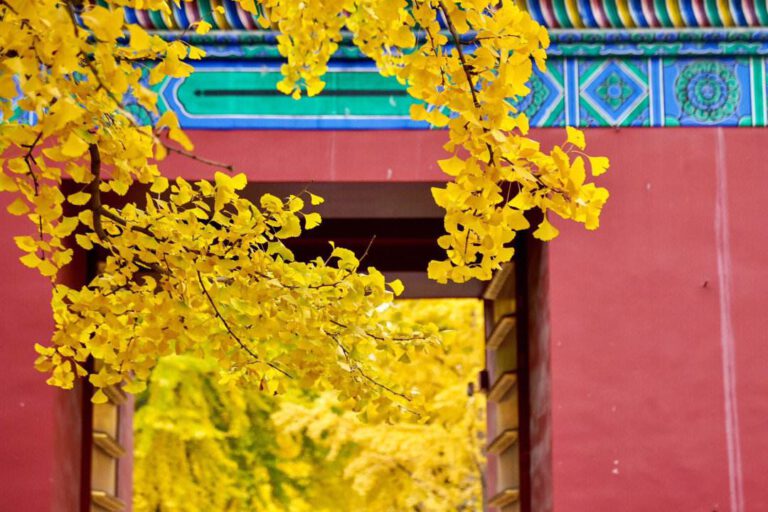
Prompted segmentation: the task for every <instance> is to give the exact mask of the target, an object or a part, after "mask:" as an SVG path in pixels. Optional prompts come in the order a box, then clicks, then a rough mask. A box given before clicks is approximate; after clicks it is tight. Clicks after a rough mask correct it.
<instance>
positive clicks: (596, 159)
mask: <svg viewBox="0 0 768 512" xmlns="http://www.w3.org/2000/svg"><path fill="white" fill-rule="evenodd" d="M589 166H590V167H591V168H592V176H600V175H601V174H605V171H607V170H608V167H609V166H610V162H609V161H608V159H607V158H606V157H604V156H591V157H589Z"/></svg>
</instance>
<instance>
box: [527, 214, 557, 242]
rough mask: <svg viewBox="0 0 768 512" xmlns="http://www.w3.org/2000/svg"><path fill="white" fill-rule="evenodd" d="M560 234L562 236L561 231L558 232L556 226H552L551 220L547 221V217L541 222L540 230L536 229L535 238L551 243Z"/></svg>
mask: <svg viewBox="0 0 768 512" xmlns="http://www.w3.org/2000/svg"><path fill="white" fill-rule="evenodd" d="M559 234H560V231H558V229H557V228H556V227H555V226H553V225H552V224H550V222H549V220H547V218H546V217H545V218H544V220H543V221H541V223H540V224H539V227H538V229H536V231H534V232H533V236H534V237H536V238H538V239H539V240H542V241H544V242H549V241H550V240H552V239H553V238H555V237H556V236H557V235H559Z"/></svg>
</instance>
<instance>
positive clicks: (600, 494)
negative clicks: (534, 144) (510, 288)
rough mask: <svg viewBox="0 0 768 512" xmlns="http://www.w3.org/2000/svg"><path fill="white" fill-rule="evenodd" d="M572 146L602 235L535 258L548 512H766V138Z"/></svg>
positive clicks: (607, 139) (677, 133) (643, 139)
mask: <svg viewBox="0 0 768 512" xmlns="http://www.w3.org/2000/svg"><path fill="white" fill-rule="evenodd" d="M588 140H589V141H590V144H589V145H590V146H591V147H589V149H590V150H591V151H594V152H597V153H604V154H607V155H610V156H611V160H612V170H611V172H610V174H608V175H606V179H605V180H604V183H605V184H606V186H607V187H609V189H610V190H611V200H610V202H609V203H608V205H607V206H606V209H605V211H604V215H603V222H602V226H601V228H600V229H599V230H598V231H597V232H595V233H587V232H585V231H583V230H581V229H579V228H577V227H573V226H568V225H566V223H560V226H561V227H562V228H563V236H562V237H561V238H560V239H558V240H557V241H555V242H554V243H553V244H551V246H550V248H549V249H550V251H549V252H550V276H549V286H550V292H549V296H550V308H551V310H550V322H551V324H550V327H551V370H552V371H551V374H552V393H553V395H552V398H553V404H554V407H553V461H554V505H555V510H556V511H563V512H579V511H585V512H586V511H597V510H600V511H602V510H606V511H608V510H622V511H638V512H639V511H647V510H670V511H672V510H674V511H678V510H679V511H683V510H690V511H707V512H709V511H726V510H734V511H742V510H768V488H766V486H765V477H766V475H768V370H767V369H766V366H765V363H766V361H768V343H767V342H768V339H766V332H768V316H766V314H765V311H764V308H765V306H766V304H767V303H766V298H768V228H767V227H766V225H765V220H764V213H763V210H764V209H763V205H764V204H765V193H766V192H768V173H766V169H765V163H766V162H768V145H767V144H766V132H765V130H759V129H758V130H751V129H725V130H722V129H688V130H683V129H665V130H653V131H652V130H620V131H619V130H617V131H611V130H599V131H597V130H595V131H592V132H591V133H589V137H588ZM723 214H724V215H723ZM718 217H719V218H720V219H722V218H723V217H727V222H726V223H723V222H716V221H718ZM729 255H730V262H729V261H728V256H729ZM718 259H720V266H718ZM729 281H730V293H729V290H728V285H729ZM729 323H730V325H732V334H731V333H729V332H728V330H729V329H728V325H729ZM729 350H733V351H734V352H735V358H734V363H735V364H734V366H733V368H732V369H731V370H729V371H728V372H724V366H723V361H724V354H725V355H726V356H727V354H728V351H729ZM726 361H727V359H726ZM724 373H725V374H726V375H728V374H730V376H731V378H730V380H729V379H725V380H724ZM731 384H733V386H731ZM729 388H732V389H731V390H730V392H728V393H726V392H725V390H728V389H729ZM733 405H736V407H735V412H736V413H737V414H736V415H735V417H736V418H737V420H738V425H736V422H735V421H731V422H730V430H731V432H730V433H729V434H727V432H726V414H725V410H726V406H733ZM729 438H730V439H731V440H732V443H730V447H729V443H728V442H727V439H729ZM729 455H730V457H731V461H732V462H731V465H730V467H729ZM739 456H740V462H739ZM740 488H741V489H743V491H740V490H739V489H740ZM741 496H743V499H742V498H741ZM732 504H733V505H732Z"/></svg>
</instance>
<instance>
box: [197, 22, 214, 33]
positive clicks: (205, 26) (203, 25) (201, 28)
mask: <svg viewBox="0 0 768 512" xmlns="http://www.w3.org/2000/svg"><path fill="white" fill-rule="evenodd" d="M211 27H212V25H211V24H210V23H208V22H207V21H205V20H200V21H198V22H197V23H196V24H195V32H196V33H198V34H207V33H208V32H210V30H211Z"/></svg>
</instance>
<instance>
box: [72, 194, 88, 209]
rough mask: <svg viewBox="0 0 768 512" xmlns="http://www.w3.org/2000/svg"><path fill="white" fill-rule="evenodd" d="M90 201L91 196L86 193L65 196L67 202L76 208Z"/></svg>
mask: <svg viewBox="0 0 768 512" xmlns="http://www.w3.org/2000/svg"><path fill="white" fill-rule="evenodd" d="M90 200H91V194H89V193H87V192H76V193H74V194H70V195H69V196H67V201H69V202H70V203H71V204H74V205H76V206H82V205H84V204H87V203H88V201H90Z"/></svg>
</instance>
